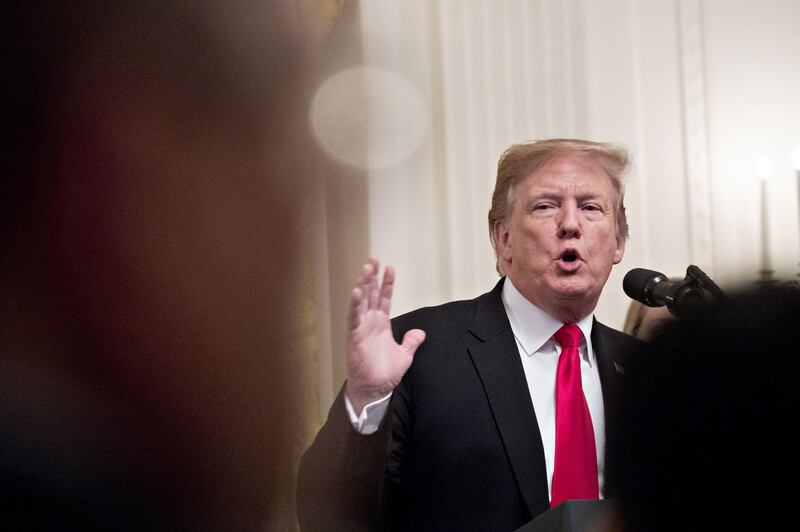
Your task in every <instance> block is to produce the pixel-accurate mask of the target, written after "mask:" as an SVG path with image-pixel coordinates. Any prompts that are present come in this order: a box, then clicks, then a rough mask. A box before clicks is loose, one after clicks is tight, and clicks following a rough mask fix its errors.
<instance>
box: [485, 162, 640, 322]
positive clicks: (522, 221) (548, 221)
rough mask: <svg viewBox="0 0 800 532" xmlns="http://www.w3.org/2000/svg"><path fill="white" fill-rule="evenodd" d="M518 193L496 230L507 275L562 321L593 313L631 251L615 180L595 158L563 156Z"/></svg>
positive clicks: (530, 178)
mask: <svg viewBox="0 0 800 532" xmlns="http://www.w3.org/2000/svg"><path fill="white" fill-rule="evenodd" d="M512 197H513V206H512V209H511V214H510V215H509V217H508V219H507V220H505V222H501V223H499V224H497V226H495V229H494V230H495V237H496V238H497V242H498V253H499V256H500V261H501V264H502V266H503V270H504V271H505V273H506V275H507V276H508V277H509V278H510V279H511V281H512V282H513V283H514V286H515V287H516V288H517V289H518V290H519V291H520V293H522V295H524V296H525V297H526V298H527V299H528V300H529V301H531V302H532V303H533V304H535V305H536V306H538V307H539V308H541V309H542V310H544V311H546V312H548V313H549V314H551V315H553V316H555V317H557V318H559V319H561V320H562V321H576V320H579V319H581V318H583V317H584V316H586V315H588V314H589V313H590V312H592V311H593V310H594V307H595V305H596V304H597V300H598V298H599V297H600V292H601V290H602V289H603V285H604V284H605V283H606V280H607V279H608V275H609V273H610V272H611V267H612V266H613V265H614V264H617V263H619V262H620V261H621V260H622V255H623V252H624V250H625V240H624V238H618V237H617V224H616V217H615V214H616V199H617V193H616V191H615V190H614V187H613V185H612V184H611V179H610V178H609V177H608V175H607V174H606V173H605V171H604V170H603V169H602V168H601V167H600V165H599V164H597V163H596V162H594V161H591V160H589V159H583V158H579V157H575V156H560V157H557V158H555V159H553V160H551V161H550V162H548V163H547V164H545V165H544V166H543V167H541V168H539V169H538V170H537V171H535V172H534V173H532V174H531V175H529V176H528V177H527V178H525V179H524V180H523V181H522V182H520V183H519V184H518V185H517V186H516V187H515V189H514V190H513V191H512Z"/></svg>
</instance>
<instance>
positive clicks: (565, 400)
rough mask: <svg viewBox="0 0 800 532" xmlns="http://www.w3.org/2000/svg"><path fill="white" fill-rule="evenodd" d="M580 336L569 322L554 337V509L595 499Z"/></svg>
mask: <svg viewBox="0 0 800 532" xmlns="http://www.w3.org/2000/svg"><path fill="white" fill-rule="evenodd" d="M582 337H583V334H582V333H581V330H580V329H579V328H578V326H577V325H575V324H574V323H569V324H566V325H564V326H563V327H561V328H560V329H559V330H558V332H556V334H555V335H554V338H555V340H556V342H558V344H559V345H560V346H561V356H560V357H559V359H558V372H557V373H556V456H555V466H554V468H553V495H552V497H551V499H550V507H551V508H554V507H556V506H558V505H559V504H561V503H562V502H564V501H566V500H569V499H597V498H598V497H599V488H598V486H597V451H596V449H595V443H594V429H593V428H592V417H591V415H590V414H589V407H588V405H587V404H586V397H585V396H584V395H583V386H582V385H581V356H580V350H579V349H578V346H579V345H580V342H581V338H582Z"/></svg>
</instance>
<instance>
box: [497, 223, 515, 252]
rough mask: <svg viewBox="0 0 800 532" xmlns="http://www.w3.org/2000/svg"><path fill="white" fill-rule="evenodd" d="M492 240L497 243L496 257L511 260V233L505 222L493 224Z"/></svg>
mask: <svg viewBox="0 0 800 532" xmlns="http://www.w3.org/2000/svg"><path fill="white" fill-rule="evenodd" d="M494 241H495V243H496V245H497V257H498V258H499V259H500V260H501V261H503V262H511V233H510V232H509V230H508V225H507V224H506V223H505V222H496V223H495V224H494Z"/></svg>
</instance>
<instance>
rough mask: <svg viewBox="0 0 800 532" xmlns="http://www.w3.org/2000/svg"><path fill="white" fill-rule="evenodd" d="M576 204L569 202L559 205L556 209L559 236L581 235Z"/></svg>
mask: <svg viewBox="0 0 800 532" xmlns="http://www.w3.org/2000/svg"><path fill="white" fill-rule="evenodd" d="M579 214H580V213H579V212H578V206H577V205H574V204H572V203H571V202H566V203H564V204H562V205H561V208H560V209H559V211H558V218H557V220H556V222H557V223H558V237H559V238H578V237H580V236H581V224H580V216H579Z"/></svg>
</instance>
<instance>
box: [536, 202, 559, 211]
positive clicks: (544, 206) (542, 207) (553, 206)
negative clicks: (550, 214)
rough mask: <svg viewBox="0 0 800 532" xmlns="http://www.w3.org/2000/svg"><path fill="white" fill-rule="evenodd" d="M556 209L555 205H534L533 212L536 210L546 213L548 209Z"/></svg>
mask: <svg viewBox="0 0 800 532" xmlns="http://www.w3.org/2000/svg"><path fill="white" fill-rule="evenodd" d="M554 208H555V205H554V204H553V203H549V202H541V203H536V204H534V205H533V209H532V210H534V211H546V210H548V209H554Z"/></svg>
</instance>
